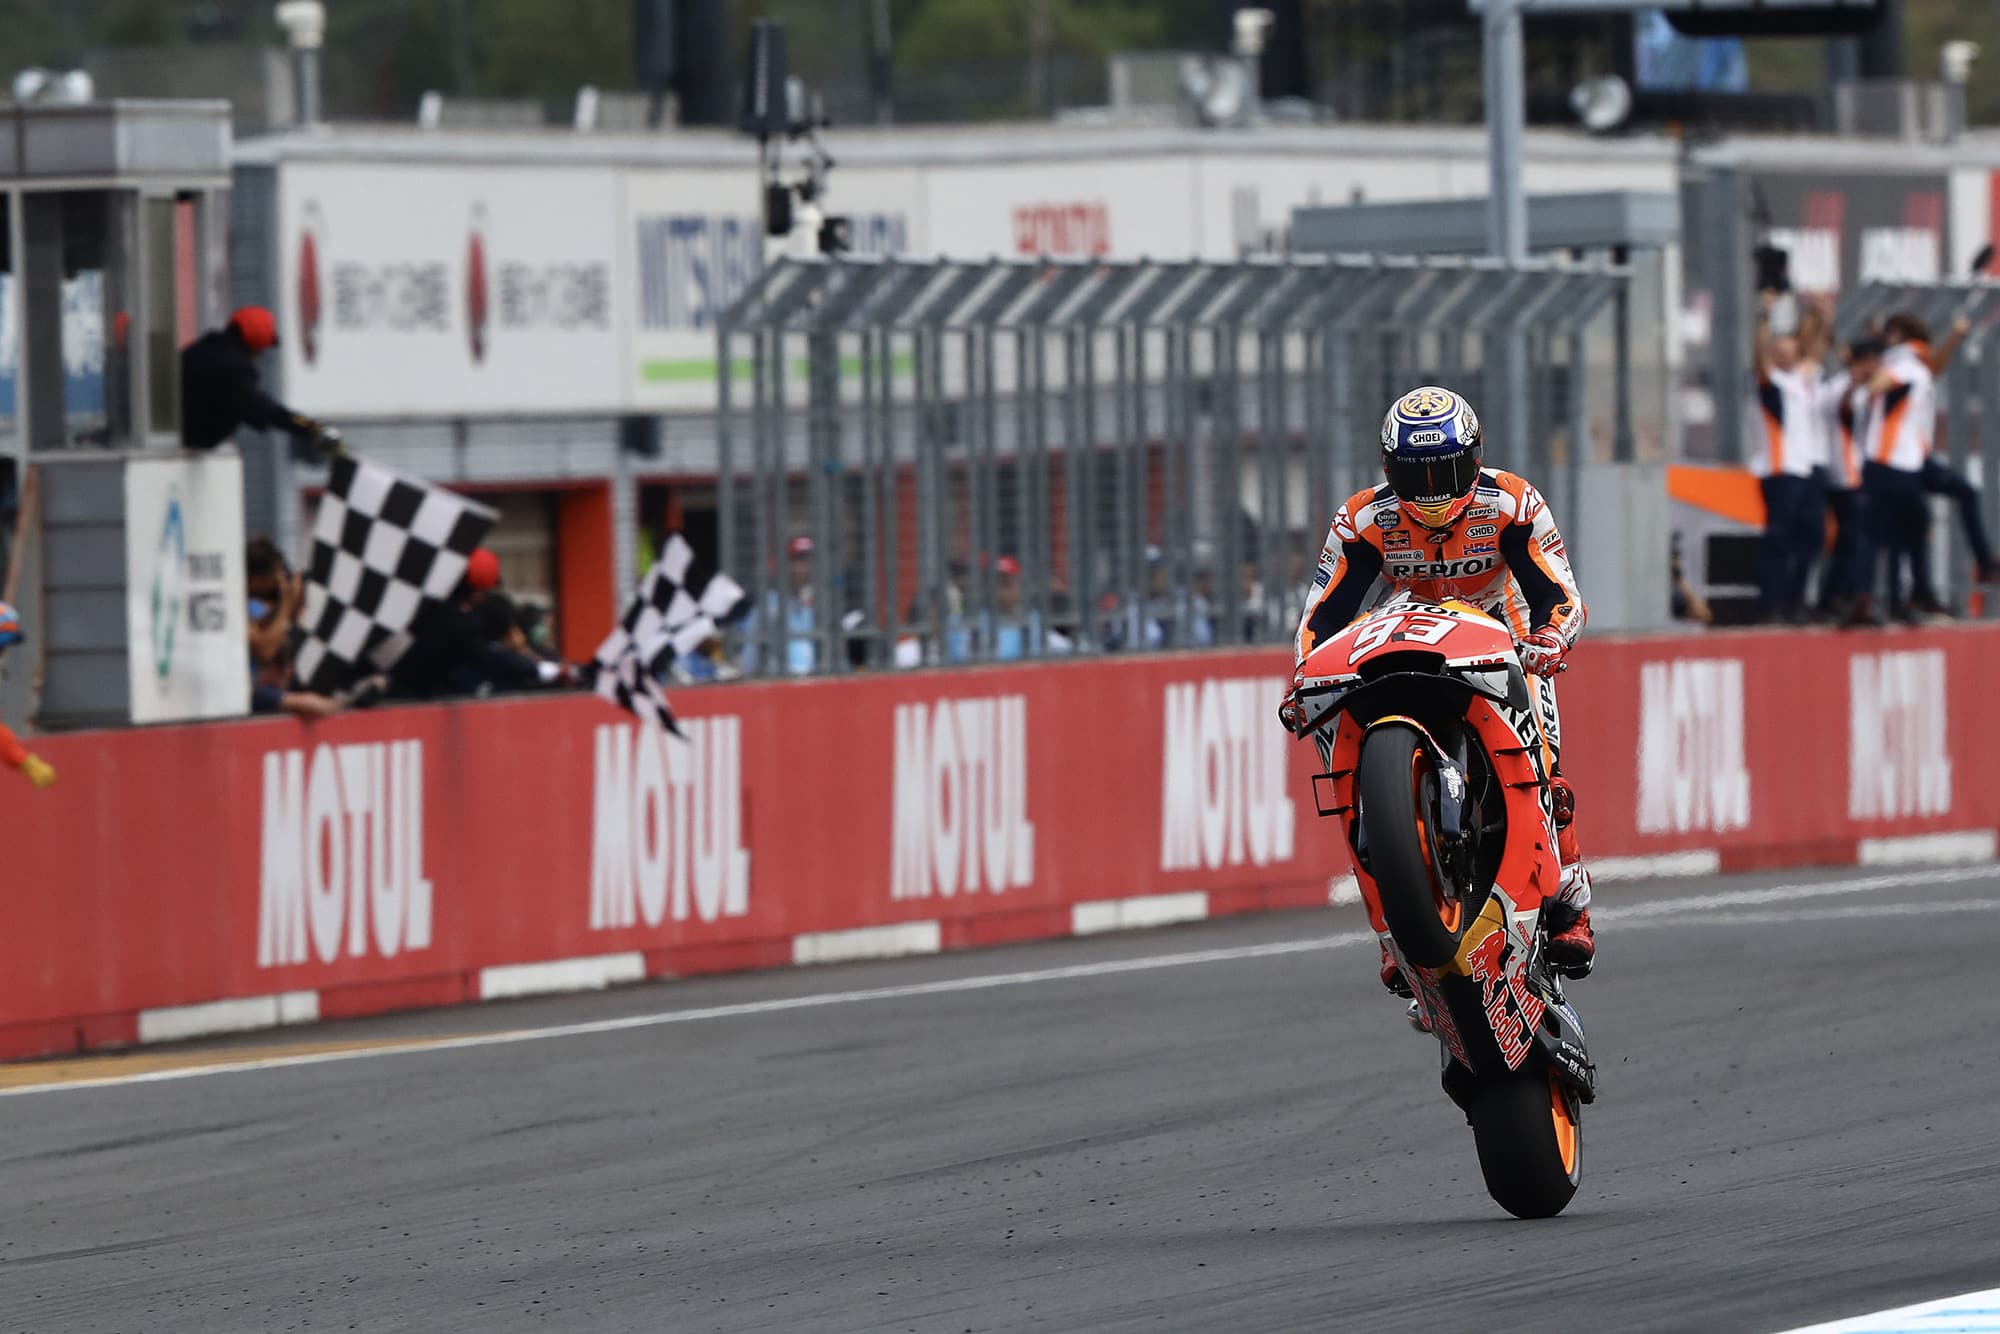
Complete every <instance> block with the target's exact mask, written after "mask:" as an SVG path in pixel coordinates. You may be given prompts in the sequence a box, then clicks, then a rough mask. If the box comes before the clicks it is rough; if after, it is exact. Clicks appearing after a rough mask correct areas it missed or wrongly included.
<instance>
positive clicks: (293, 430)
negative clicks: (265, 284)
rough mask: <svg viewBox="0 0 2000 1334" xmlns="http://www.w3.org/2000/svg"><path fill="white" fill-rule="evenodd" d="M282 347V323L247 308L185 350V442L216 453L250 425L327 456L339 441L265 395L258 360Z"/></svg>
mask: <svg viewBox="0 0 2000 1334" xmlns="http://www.w3.org/2000/svg"><path fill="white" fill-rule="evenodd" d="M277 345H278V321H277V320H276V319H275V318H274V317H273V316H272V314H271V312H270V311H268V310H266V309H264V308H263V307H262V306H244V307H243V308H242V309H240V310H238V311H237V312H236V313H235V314H234V315H231V316H230V317H229V323H228V324H227V325H225V326H224V327H222V328H220V329H213V330H210V331H209V332H208V333H205V334H203V335H202V336H201V337H199V338H197V339H195V340H194V341H193V342H192V343H189V344H188V345H187V346H186V347H185V348H183V349H182V350H181V443H182V444H183V445H185V446H187V447H188V448H189V449H214V448H215V447H216V446H217V445H219V444H221V443H222V442H223V441H225V440H227V439H229V438H230V437H231V436H233V435H235V434H236V432H237V431H238V430H239V429H241V428H243V427H245V426H247V427H250V428H251V429H252V430H258V431H283V432H285V433H286V434H287V435H290V436H291V437H292V438H293V439H295V440H302V441H305V442H307V443H309V444H312V445H314V446H317V447H319V448H321V449H323V450H325V451H326V452H329V453H338V452H340V437H339V436H338V435H336V434H335V433H334V432H332V431H330V430H328V429H327V428H326V427H324V426H322V425H321V424H320V423H318V422H316V421H314V420H313V419H312V418H310V417H307V416H305V415H303V414H301V413H297V412H293V411H292V410H291V409H290V408H288V407H286V406H285V405H284V404H283V403H280V402H279V401H278V400H277V399H275V398H272V397H271V396H270V395H269V394H267V393H265V392H264V388H263V382H262V380H261V379H260V378H259V376H258V373H257V359H258V358H259V357H261V356H263V355H264V354H265V353H266V352H268V351H270V350H271V349H272V348H274V347H276V346H277Z"/></svg>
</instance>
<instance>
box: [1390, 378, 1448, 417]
mask: <svg viewBox="0 0 2000 1334" xmlns="http://www.w3.org/2000/svg"><path fill="white" fill-rule="evenodd" d="M1397 406H1398V408H1399V410H1400V411H1401V412H1402V414H1403V415H1404V416H1406V417H1438V416H1442V415H1443V414H1445V413H1447V412H1449V411H1451V410H1452V409H1453V408H1454V407H1456V406H1457V404H1456V402H1454V399H1453V395H1452V394H1451V393H1449V392H1448V391H1446V390H1443V389H1439V388H1436V387H1435V386H1432V385H1425V386H1424V387H1423V388H1421V389H1413V390H1411V391H1410V392H1409V393H1408V394H1407V395H1405V396H1404V398H1403V401H1402V402H1401V403H1400V404H1398V405H1397Z"/></svg>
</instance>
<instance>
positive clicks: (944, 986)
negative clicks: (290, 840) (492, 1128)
mask: <svg viewBox="0 0 2000 1334" xmlns="http://www.w3.org/2000/svg"><path fill="white" fill-rule="evenodd" d="M1995 875H1996V871H1995V868H1992V867H1982V868H1976V869H1975V868H1962V869H1951V870H1935V871H1911V872H1908V873H1906V874H1903V875H1879V876H1867V877H1863V878H1860V879H1853V880H1824V881H1812V882H1802V883H1798V884H1790V885H1772V886H1770V887H1768V888H1764V889H1743V890H1734V891H1728V892H1724V893H1720V894H1703V895H1695V896H1690V897H1683V898H1675V899H1665V900H1660V901H1658V902H1653V903H1644V904H1634V905H1631V906H1623V907H1619V906H1612V905H1606V906H1605V907H1604V908H1603V909H1593V910H1592V911H1593V913H1595V914H1596V915H1598V916H1600V917H1602V918H1604V919H1605V920H1610V921H1618V922H1621V923H1623V924H1624V926H1625V928H1626V929H1629V928H1630V927H1634V926H1654V925H1659V926H1664V925H1668V924H1669V922H1670V921H1671V920H1677V919H1684V918H1695V919H1700V918H1703V917H1708V916H1714V917H1718V918H1725V919H1731V914H1729V912H1728V910H1730V909H1734V908H1755V907H1761V906H1763V905H1766V904H1772V903H1784V902H1793V901H1798V900H1802V899H1812V898H1823V897H1827V896H1832V895H1846V894H1861V893H1869V892H1873V891H1879V890H1884V889H1894V888H1917V887H1922V886H1926V885H1951V884H1959V883H1963V882H1965V881H1970V880H1981V879H1985V880H1991V879H1993V878H1994V877H1995ZM1982 902H1992V900H1984V901H1982ZM1870 906H1871V907H1876V906H1880V907H1909V908H1912V909H1915V908H1918V907H1921V906H1922V905H1870ZM1938 906H1939V907H1940V909H1941V910H1944V909H1945V905H1938ZM1968 910H1969V909H1968ZM1826 911H1828V910H1825V909H1821V910H1816V912H1826ZM1833 911H1836V912H1837V911H1840V910H1833ZM1864 911H1865V910H1864ZM1806 915H1807V914H1802V913H1785V914H1775V916H1779V917H1782V918H1783V919H1784V920H1799V919H1800V918H1802V917H1804V916H1806ZM1876 915H1879V914H1876ZM1733 920H1750V919H1748V918H1734V919H1733ZM1374 939H1375V934H1374V932H1372V931H1365V930H1364V931H1343V932H1340V933H1338V934H1336V935H1330V936H1315V937H1312V938H1309V939H1305V940H1283V941H1272V942H1269V943H1266V944H1260V945H1237V946H1232V947H1229V948H1225V949H1211V950H1184V951H1180V952H1177V953H1173V954H1151V955H1144V956H1142V957H1139V958H1136V959H1103V960H1097V961H1095V962H1091V963H1077V964H1068V965H1066V966H1064V967H1060V968H1036V969H1030V970H1027V971H1023V972H1013V973H985V974H980V975H978V976H974V977H954V978H940V979H938V980H935V981H931V982H912V983H906V984H904V985H902V986H893V987H869V988H865V989H862V990H855V991H829V992H818V993H815V994H812V995H806V996H787V997H780V998H774V999H771V1000H761V1001H744V1002H740V1003H738V1004H734V1005H710V1006H704V1007H702V1008H699V1009H691V1010H664V1011H656V1012H653V1013H649V1014H634V1015H624V1016H621V1017H619V1018H616V1019H596V1020H591V1021H588V1022H585V1023H575V1024H551V1025H548V1026H546V1027H542V1028H520V1029H508V1030H505V1031H502V1032H498V1033H474V1034H468V1035H466V1036H464V1037H452V1038H433V1039H420V1040H417V1041H414V1042H403V1043H401V1044H400V1045H395V1046H383V1047H366V1048H361V1049H357V1050H348V1051H327V1052H302V1053H296V1054H293V1055H288V1056H272V1057H266V1058H263V1059H260V1060H254V1061H241V1062H237V1063H234V1064H216V1065H196V1066H186V1067H182V1068H179V1069H173V1070H148V1071H144V1072H142V1073H138V1074H128V1075H112V1076H109V1077H107V1078H104V1079H79V1080H74V1081H71V1082H69V1083H61V1084H35V1085H26V1086H22V1087H17V1088H7V1089H0V1097H8V1098H11V1097H25V1096H27V1095H30V1094H37V1093H67V1092H70V1091H73V1090H81V1089H96V1088H110V1087H114V1086H118V1085H124V1084H160V1083H167V1082H170V1081H174V1080H182V1079H199V1078H204V1077H207V1076H211V1075H233V1074H248V1073H251V1072H254V1071H259V1070H284V1069H289V1068H291V1067H294V1066H305V1065H331V1064H333V1063H335V1062H339V1061H361V1060H373V1059H380V1058H383V1057H390V1056H413V1055H419V1054H423V1053H428V1052H440V1051H462V1050H465V1049H467V1048H472V1047H502V1046H511V1045H513V1044H515V1043H521V1042H541V1041H546V1040H548V1039H552V1038H573V1037H590V1036H594V1035H597V1034H601V1033H620V1032H626V1031H629V1030H634V1029H645V1028H663V1027H666V1026H668V1025H672V1024H693V1023H702V1022H704V1021H707V1020H711V1019H735V1018H740V1017H743V1016H748V1015H761V1014H778V1013H782V1012H784V1011H787V1010H817V1009H824V1008H826V1007H829V1006H834V1005H860V1004H866V1003H868V1002H871V1001H887V1000H904V999H908V998H910V997H915V996H942V995H950V994H953V993H957V992H967V991H992V990H997V989H999V988H1002V987H1021V986H1034V985H1038V984H1041V983H1047V982H1067V981H1071V980H1074V979H1076V978H1084V977H1110V976H1115V975H1118V974H1122V973H1146V972H1154V971H1157V970H1160V969H1164V968H1189V967H1195V966H1199V965H1202V964H1212V963H1234V962H1237V961H1239V960H1243V959H1268V958H1275V957H1279V956H1282V955H1287V954H1309V953H1315V952H1318V951H1322V950H1331V949H1339V948H1342V947H1344V946H1348V945H1360V944H1368V943H1373V941H1374Z"/></svg>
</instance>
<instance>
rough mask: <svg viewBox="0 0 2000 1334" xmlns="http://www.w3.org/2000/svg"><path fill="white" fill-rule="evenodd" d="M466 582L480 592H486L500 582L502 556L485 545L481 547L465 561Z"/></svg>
mask: <svg viewBox="0 0 2000 1334" xmlns="http://www.w3.org/2000/svg"><path fill="white" fill-rule="evenodd" d="M465 582H466V583H468V584H471V585H472V586H473V587H474V588H476V589H478V590H479V591H480V592H482V593H483V592H485V591H486V590H487V589H489V588H491V587H493V585H495V584H497V583H499V582H500V558H499V557H498V556H496V555H494V554H493V553H492V552H491V551H489V550H487V549H486V548H485V547H480V548H479V549H478V550H476V551H474V552H473V553H472V554H471V555H470V556H468V557H466V561H465Z"/></svg>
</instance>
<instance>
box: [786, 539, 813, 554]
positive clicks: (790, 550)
mask: <svg viewBox="0 0 2000 1334" xmlns="http://www.w3.org/2000/svg"><path fill="white" fill-rule="evenodd" d="M785 551H786V553H787V554H788V555H793V556H810V555H812V554H813V540H812V539H811V538H810V537H804V536H801V537H795V538H793V539H792V540H791V541H790V542H788V543H786V544H785Z"/></svg>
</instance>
